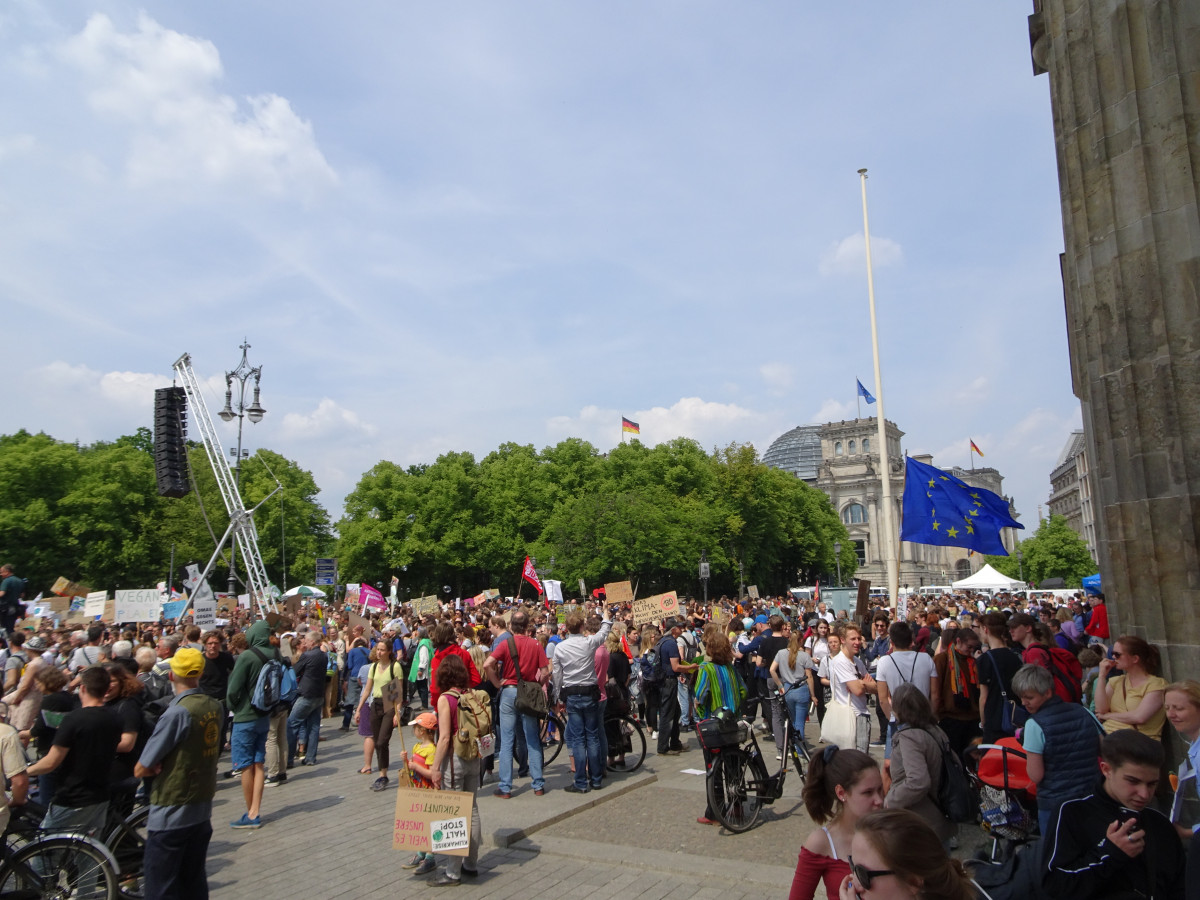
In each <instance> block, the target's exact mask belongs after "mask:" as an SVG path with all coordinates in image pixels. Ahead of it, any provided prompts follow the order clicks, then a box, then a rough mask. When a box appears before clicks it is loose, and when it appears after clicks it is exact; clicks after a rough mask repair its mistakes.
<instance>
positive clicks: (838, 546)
mask: <svg viewBox="0 0 1200 900" xmlns="http://www.w3.org/2000/svg"><path fill="white" fill-rule="evenodd" d="M833 559H834V561H835V562H836V563H837V575H838V587H841V586H842V542H841V541H834V542H833Z"/></svg>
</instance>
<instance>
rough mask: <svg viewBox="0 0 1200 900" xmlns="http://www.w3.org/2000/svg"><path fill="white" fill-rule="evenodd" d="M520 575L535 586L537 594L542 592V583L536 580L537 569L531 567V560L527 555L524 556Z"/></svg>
mask: <svg viewBox="0 0 1200 900" xmlns="http://www.w3.org/2000/svg"><path fill="white" fill-rule="evenodd" d="M521 577H522V578H524V579H525V580H526V581H528V582H529V583H530V584H532V585H533V586H534V587H535V588H537V592H538V593H539V594H541V593H544V592H543V591H542V583H541V582H540V581H539V580H538V574H537V570H536V569H535V568H534V567H533V560H531V559H530V558H529V557H528V556H527V557H525V565H523V566H522V567H521Z"/></svg>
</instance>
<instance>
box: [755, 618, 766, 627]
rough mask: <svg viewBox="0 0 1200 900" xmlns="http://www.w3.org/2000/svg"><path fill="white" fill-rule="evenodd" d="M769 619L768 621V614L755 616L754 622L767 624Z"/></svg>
mask: <svg viewBox="0 0 1200 900" xmlns="http://www.w3.org/2000/svg"><path fill="white" fill-rule="evenodd" d="M767 621H768V619H767V617H766V616H755V617H754V624H755V625H766V624H767Z"/></svg>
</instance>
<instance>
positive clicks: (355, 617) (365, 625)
mask: <svg viewBox="0 0 1200 900" xmlns="http://www.w3.org/2000/svg"><path fill="white" fill-rule="evenodd" d="M359 627H361V628H362V630H363V634H367V635H369V634H370V633H371V623H370V622H369V621H368V620H367V619H365V618H363V617H362V616H360V615H359V614H358V613H356V612H355V611H354V610H350V630H351V631H353V630H354V629H355V628H359Z"/></svg>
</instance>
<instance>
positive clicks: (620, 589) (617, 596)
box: [604, 581, 633, 606]
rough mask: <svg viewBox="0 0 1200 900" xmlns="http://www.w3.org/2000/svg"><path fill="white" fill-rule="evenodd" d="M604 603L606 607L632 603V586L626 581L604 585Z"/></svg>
mask: <svg viewBox="0 0 1200 900" xmlns="http://www.w3.org/2000/svg"><path fill="white" fill-rule="evenodd" d="M604 597H605V599H604V602H605V603H606V604H607V605H608V606H616V605H617V604H618V603H632V602H633V585H632V584H630V583H629V582H628V581H614V582H612V583H610V584H606V585H604Z"/></svg>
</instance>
